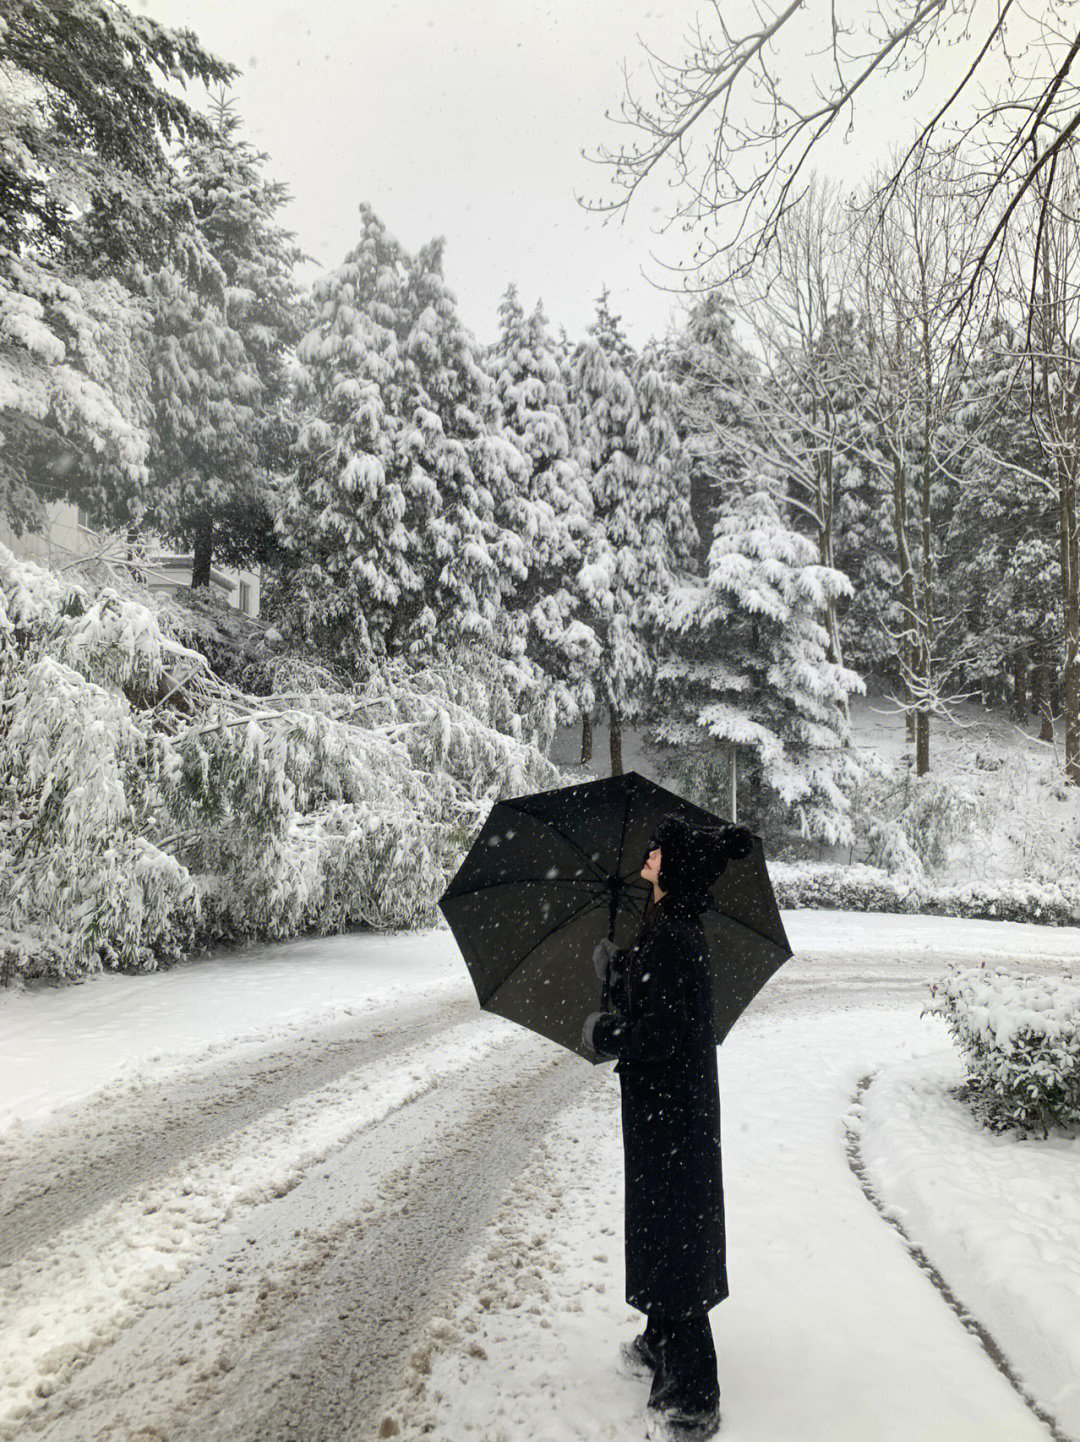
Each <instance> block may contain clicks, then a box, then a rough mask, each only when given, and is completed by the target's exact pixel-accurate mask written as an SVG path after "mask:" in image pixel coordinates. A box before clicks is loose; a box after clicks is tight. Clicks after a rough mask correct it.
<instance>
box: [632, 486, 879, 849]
mask: <svg viewBox="0 0 1080 1442" xmlns="http://www.w3.org/2000/svg"><path fill="white" fill-rule="evenodd" d="M708 564H709V569H708V575H707V577H706V579H705V581H704V583H703V582H702V581H701V580H700V579H698V578H697V577H694V576H692V575H688V576H686V577H685V579H684V580H683V582H682V583H681V584H679V585H676V586H674V587H673V588H672V589H671V591H670V592H669V594H668V596H667V597H666V598H665V599H664V601H663V603H662V604H660V605H658V606H657V607H655V608H654V610H653V620H654V623H655V625H656V628H657V631H658V634H659V636H660V639H661V644H662V645H663V647H664V649H665V651H666V653H667V655H666V659H665V660H664V661H663V663H662V664H661V666H660V668H659V670H658V673H657V676H656V681H655V704H654V707H653V708H652V713H653V715H654V716H655V718H656V719H655V722H654V726H653V730H652V738H653V740H654V741H656V742H657V743H659V744H661V745H663V746H666V747H669V748H671V756H672V762H671V766H672V769H673V770H674V771H675V772H676V773H677V774H678V775H679V777H680V779H681V781H682V783H683V785H684V786H686V787H687V788H688V789H689V790H690V792H691V793H692V794H693V796H694V799H696V800H698V801H699V802H700V803H701V804H702V805H705V806H708V807H710V808H716V807H719V809H721V810H722V811H726V810H727V808H726V806H725V805H724V804H723V803H724V797H725V788H726V785H727V782H728V780H729V776H728V766H729V762H730V758H731V757H732V755H733V756H734V759H735V764H736V767H737V776H738V790H737V796H738V812H739V814H740V816H741V817H742V816H745V817H746V818H747V819H748V820H749V822H750V824H752V825H755V826H758V827H761V828H764V829H766V830H767V831H770V832H771V831H774V830H776V829H777V826H776V823H780V824H786V825H791V824H794V825H795V826H796V827H797V828H798V830H799V832H800V833H801V834H802V835H803V836H814V837H818V838H821V839H823V840H826V841H828V842H833V843H835V842H843V841H848V842H850V841H851V840H852V839H853V831H852V827H851V823H850V820H849V817H848V811H849V800H848V797H849V793H850V790H851V787H852V786H853V785H854V783H855V782H856V781H857V779H858V777H859V775H860V774H861V773H860V768H859V766H858V763H857V761H856V759H855V756H854V752H853V750H852V748H851V740H850V731H849V728H848V723H847V719H846V707H845V703H846V700H847V697H848V695H849V694H850V693H851V692H853V691H857V692H862V691H865V686H864V684H863V682H862V679H861V678H860V677H859V676H858V675H856V674H855V673H854V672H853V671H849V670H847V669H846V668H844V667H843V666H840V665H837V664H835V663H833V662H830V661H828V660H827V659H826V648H827V646H828V632H827V630H826V628H825V626H824V624H823V618H824V615H825V610H826V605H827V601H828V598H829V597H830V596H833V597H839V596H842V595H850V593H851V583H850V582H849V581H848V579H847V577H846V576H844V575H843V574H842V572H839V571H836V570H833V569H831V568H829V567H826V566H822V565H821V564H820V563H819V562H818V559H817V550H816V547H815V546H814V544H813V542H812V541H810V540H809V539H808V538H807V537H806V536H803V535H801V534H800V533H799V532H798V531H796V530H795V529H793V527H792V525H791V523H790V520H789V519H788V518H787V517H786V516H785V514H784V508H783V503H782V500H781V499H780V498H779V497H778V495H777V494H776V491H775V486H774V487H772V488H770V487H766V486H764V485H762V486H761V487H760V489H758V490H755V491H752V492H750V493H749V494H747V495H746V496H745V497H738V498H736V500H735V502H734V504H733V505H732V506H731V508H730V509H728V510H725V511H723V512H722V513H721V514H720V516H719V517H718V519H717V522H716V527H715V534H714V538H713V542H712V545H711V547H710V550H709V561H708Z"/></svg>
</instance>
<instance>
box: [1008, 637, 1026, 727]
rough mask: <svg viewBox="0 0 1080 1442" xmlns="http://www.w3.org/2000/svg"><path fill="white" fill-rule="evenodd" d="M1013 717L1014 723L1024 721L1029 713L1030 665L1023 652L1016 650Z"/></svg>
mask: <svg viewBox="0 0 1080 1442" xmlns="http://www.w3.org/2000/svg"><path fill="white" fill-rule="evenodd" d="M1012 683H1013V694H1012V715H1013V720H1014V721H1023V720H1024V718H1025V717H1026V716H1027V713H1028V695H1027V683H1028V664H1027V657H1026V656H1025V655H1024V653H1023V651H1021V650H1016V651H1014V652H1013V658H1012Z"/></svg>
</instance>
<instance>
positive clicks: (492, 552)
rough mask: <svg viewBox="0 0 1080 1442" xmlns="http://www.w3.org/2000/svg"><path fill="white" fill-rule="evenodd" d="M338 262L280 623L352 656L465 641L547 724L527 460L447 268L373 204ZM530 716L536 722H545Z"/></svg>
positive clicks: (296, 482) (517, 715)
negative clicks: (534, 614)
mask: <svg viewBox="0 0 1080 1442" xmlns="http://www.w3.org/2000/svg"><path fill="white" fill-rule="evenodd" d="M361 216H362V223H363V233H362V236H361V240H360V243H359V244H358V245H357V246H356V247H355V248H354V250H353V251H351V252H350V254H349V255H348V257H347V258H346V261H345V264H344V265H343V266H341V267H340V268H339V269H338V270H336V271H333V272H331V273H330V274H329V275H327V276H325V277H324V278H323V279H322V280H320V281H319V282H317V284H316V286H315V288H314V304H315V308H316V315H317V322H316V325H315V326H314V328H313V329H312V330H311V331H310V332H309V333H308V335H307V336H305V337H304V339H303V340H302V341H301V343H300V345H299V347H298V352H297V354H298V359H299V362H300V367H301V369H300V377H299V382H300V384H299V398H300V403H301V405H302V406H304V407H305V411H304V415H303V419H302V422H301V425H300V432H299V437H298V441H297V446H296V459H297V464H296V468H295V473H294V475H293V476H292V478H291V481H290V484H289V486H288V487H287V489H286V492H285V495H284V501H283V504H282V507H281V511H280V515H279V519H278V529H279V531H280V533H281V534H282V537H283V541H284V544H285V545H286V546H287V547H288V548H289V551H290V563H289V564H288V565H287V566H286V568H285V571H284V575H283V579H282V585H281V590H280V609H281V613H282V618H283V621H284V624H285V625H286V628H287V629H288V630H289V631H290V633H291V634H293V635H296V636H299V637H302V638H304V640H305V641H306V642H307V643H309V644H312V645H314V646H315V647H316V648H317V649H318V650H319V651H321V652H323V653H324V654H326V655H327V656H330V657H332V658H333V659H334V660H335V661H336V662H338V663H340V664H343V665H345V666H346V667H347V668H349V669H350V670H353V671H358V672H360V673H364V672H366V670H367V668H368V667H369V665H370V664H371V662H372V660H373V658H377V657H379V656H391V657H392V656H401V657H413V658H422V657H427V658H430V657H431V656H433V655H435V654H436V653H438V654H446V653H448V652H450V651H452V650H454V649H460V648H464V649H465V650H466V651H467V652H468V653H469V654H470V657H471V661H470V664H471V665H472V666H473V667H474V668H478V672H482V673H483V674H484V675H485V676H486V677H487V678H488V680H489V683H490V685H491V687H492V688H493V691H492V704H493V705H496V697H499V698H501V699H500V700H498V702H497V705H496V712H497V714H498V715H499V716H501V718H502V719H501V721H500V722H499V724H501V725H504V726H505V727H506V729H507V730H508V731H509V732H510V734H514V735H517V734H519V728H520V727H522V725H525V726H526V729H528V728H530V727H532V726H537V727H539V733H546V734H550V731H551V730H552V729H553V727H554V725H555V720H556V712H557V701H556V698H555V697H554V695H553V693H552V690H551V687H550V685H549V684H548V682H547V680H546V678H545V676H544V674H543V672H542V671H540V669H539V668H538V667H537V666H536V664H535V663H534V662H533V661H532V660H531V659H530V658H529V656H528V655H527V654H526V643H527V629H528V628H527V625H526V624H524V622H523V619H522V612H521V609H520V606H519V604H518V601H517V594H518V591H519V590H520V588H521V587H522V586H523V585H525V583H526V581H527V577H528V574H529V541H528V538H527V536H523V535H521V534H519V533H518V532H517V531H515V529H514V521H515V518H516V516H517V509H518V498H519V496H520V495H521V493H522V490H523V488H524V487H525V485H526V480H527V476H528V470H529V464H528V461H527V459H526V457H525V456H524V455H523V454H522V453H521V452H520V451H519V450H518V448H517V447H516V445H514V443H513V442H512V441H511V440H510V439H508V438H507V437H506V436H505V435H504V434H503V433H502V431H501V424H502V417H501V407H500V403H499V397H498V395H497V393H496V389H495V385H494V382H493V381H492V379H491V377H490V376H489V375H488V374H487V372H486V371H485V369H484V367H483V364H482V356H481V353H480V348H479V346H478V344H477V342H476V341H475V339H474V337H473V335H472V333H471V332H470V331H469V330H468V329H467V327H466V326H465V325H464V323H463V321H462V320H461V318H460V317H459V315H458V312H457V305H456V302H455V300H454V296H453V294H452V292H451V291H450V289H449V288H448V286H447V284H446V281H445V279H444V277H443V274H442V250H443V242H442V241H441V240H437V241H434V242H432V243H431V244H430V245H428V246H425V247H424V248H423V249H422V250H421V251H420V252H419V254H418V255H417V256H415V257H412V256H410V255H408V254H407V252H406V251H404V250H403V248H402V247H401V246H400V245H399V244H398V242H397V241H396V240H395V239H394V238H393V237H392V236H391V235H389V234H388V232H387V231H386V229H385V227H384V226H383V224H382V223H381V221H380V220H379V219H378V217H377V216H376V215H375V214H374V212H373V211H372V210H371V208H370V207H369V206H366V205H365V206H362V207H361ZM539 733H538V734H539Z"/></svg>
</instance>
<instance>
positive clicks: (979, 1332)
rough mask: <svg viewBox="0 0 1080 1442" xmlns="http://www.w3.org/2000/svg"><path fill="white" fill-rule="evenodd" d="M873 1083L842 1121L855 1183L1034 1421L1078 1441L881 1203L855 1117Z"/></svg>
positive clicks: (1066, 1440) (1057, 1441)
mask: <svg viewBox="0 0 1080 1442" xmlns="http://www.w3.org/2000/svg"><path fill="white" fill-rule="evenodd" d="M873 1080H874V1078H873V1075H872V1074H871V1075H870V1076H864V1077H862V1078H861V1079H860V1080H859V1083H858V1085H857V1086H856V1088H855V1094H854V1096H853V1097H852V1099H851V1108H850V1110H849V1112H848V1114H847V1116H845V1117H844V1121H843V1125H844V1151H845V1153H846V1155H847V1162H848V1166H849V1167H850V1168H851V1171H852V1173H853V1175H854V1177H855V1180H856V1181H857V1182H858V1183H859V1186H860V1188H861V1189H862V1193H863V1196H865V1197H866V1199H867V1201H868V1202H869V1203H870V1204H871V1206H872V1207H873V1208H874V1209H875V1211H876V1212H877V1213H878V1215H879V1216H880V1217H881V1218H882V1220H883V1221H885V1222H887V1223H888V1225H889V1226H890V1227H892V1229H893V1231H894V1232H896V1233H897V1234H898V1236H899V1237H900V1240H901V1241H902V1242H903V1244H904V1246H905V1247H906V1249H907V1253H908V1256H909V1257H910V1258H911V1260H912V1261H913V1262H914V1263H915V1265H916V1266H917V1267H918V1268H919V1270H920V1271H921V1272H923V1273H924V1274H925V1275H926V1277H927V1279H928V1281H929V1282H930V1284H931V1286H932V1287H934V1289H935V1290H936V1291H937V1292H938V1294H939V1295H940V1296H941V1298H942V1300H943V1301H944V1302H945V1304H946V1306H948V1307H949V1308H950V1309H951V1310H952V1311H953V1312H954V1313H955V1314H956V1317H957V1319H958V1321H959V1322H960V1324H961V1326H962V1327H964V1329H965V1330H966V1331H968V1332H970V1333H971V1335H972V1336H973V1337H974V1338H975V1339H976V1340H977V1341H978V1343H979V1345H980V1346H981V1347H982V1349H983V1351H984V1352H985V1353H986V1355H987V1356H988V1357H989V1358H990V1361H991V1362H992V1363H993V1364H994V1366H995V1367H996V1368H997V1370H998V1371H999V1372H1000V1373H1001V1375H1002V1376H1003V1377H1004V1378H1005V1380H1006V1382H1008V1384H1009V1386H1010V1387H1011V1388H1012V1389H1013V1391H1014V1392H1015V1393H1016V1395H1017V1396H1018V1397H1019V1398H1020V1400H1021V1401H1022V1402H1023V1404H1024V1406H1025V1407H1027V1409H1028V1410H1029V1411H1030V1412H1031V1413H1032V1415H1033V1416H1034V1417H1037V1418H1038V1420H1039V1421H1040V1422H1041V1423H1042V1424H1043V1426H1044V1427H1045V1428H1046V1430H1047V1431H1048V1432H1049V1434H1050V1436H1051V1437H1052V1438H1053V1442H1077V1439H1076V1438H1075V1437H1073V1436H1071V1434H1069V1433H1066V1432H1063V1431H1062V1430H1061V1428H1060V1427H1059V1426H1058V1424H1057V1422H1056V1421H1055V1419H1054V1418H1053V1417H1052V1416H1051V1415H1050V1413H1049V1412H1047V1410H1046V1408H1045V1407H1043V1406H1042V1405H1041V1404H1040V1403H1039V1402H1037V1401H1036V1400H1035V1398H1034V1397H1032V1395H1031V1393H1030V1392H1028V1390H1027V1388H1026V1387H1025V1386H1024V1384H1023V1382H1022V1381H1021V1380H1020V1378H1019V1376H1018V1375H1017V1374H1016V1372H1015V1371H1014V1370H1013V1367H1012V1365H1011V1364H1010V1362H1009V1359H1008V1358H1007V1357H1006V1355H1005V1353H1004V1352H1003V1351H1002V1349H1001V1347H1000V1346H999V1345H998V1343H997V1342H996V1341H995V1339H994V1337H993V1336H992V1335H991V1333H990V1331H989V1329H988V1328H986V1327H984V1326H983V1324H982V1323H981V1322H980V1321H979V1319H978V1317H976V1316H974V1315H973V1314H972V1313H971V1312H970V1311H969V1310H968V1309H967V1307H965V1306H964V1304H963V1302H961V1301H960V1299H959V1297H958V1296H957V1295H956V1293H955V1292H954V1291H953V1290H952V1288H951V1287H950V1286H949V1284H948V1282H946V1280H945V1278H944V1277H943V1276H942V1275H941V1273H940V1272H939V1271H938V1269H937V1268H936V1267H935V1266H934V1264H933V1262H932V1261H931V1260H930V1258H929V1257H928V1256H927V1255H926V1253H925V1252H924V1251H923V1250H922V1248H921V1247H920V1246H918V1245H917V1244H916V1243H915V1242H913V1241H912V1239H911V1238H910V1237H909V1236H908V1234H907V1232H906V1231H905V1229H904V1226H903V1223H902V1222H901V1221H900V1219H899V1218H898V1217H897V1216H896V1214H895V1213H894V1212H893V1211H892V1210H891V1209H890V1208H889V1207H888V1206H887V1205H886V1203H885V1201H884V1200H883V1199H882V1197H881V1196H880V1194H879V1193H878V1191H877V1189H876V1188H875V1187H874V1184H873V1182H871V1180H870V1175H869V1172H868V1171H867V1169H866V1164H865V1162H864V1161H863V1156H862V1149H861V1146H860V1139H859V1130H858V1126H857V1125H855V1124H854V1121H853V1116H858V1113H859V1111H860V1110H861V1107H862V1099H863V1096H864V1095H865V1094H866V1092H867V1090H868V1089H869V1088H870V1086H871V1085H872V1084H873Z"/></svg>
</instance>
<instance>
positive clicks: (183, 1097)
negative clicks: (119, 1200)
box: [0, 999, 477, 1270]
mask: <svg viewBox="0 0 1080 1442" xmlns="http://www.w3.org/2000/svg"><path fill="white" fill-rule="evenodd" d="M476 1015H477V1008H476V1002H475V1001H474V1000H471V999H466V1000H456V999H453V1000H446V999H439V1000H437V1001H435V1002H424V1003H422V1004H419V1005H413V1006H408V1007H399V1008H397V1009H396V1010H395V1012H394V1014H393V1017H392V1019H391V1018H389V1017H387V1016H386V1015H385V1014H383V1013H382V1012H381V1010H380V1011H379V1012H376V1013H375V1015H374V1017H373V1016H371V1015H366V1014H365V1015H363V1016H358V1017H351V1018H349V1020H348V1021H345V1022H341V1023H338V1024H336V1025H335V1026H333V1027H331V1028H325V1029H322V1030H320V1032H319V1034H318V1035H317V1036H316V1037H314V1038H312V1037H309V1036H305V1035H304V1033H303V1030H300V1032H299V1035H297V1036H296V1037H294V1038H293V1039H291V1040H288V1041H283V1040H281V1039H276V1040H275V1041H273V1042H271V1043H268V1044H267V1045H265V1046H260V1047H258V1049H257V1050H256V1051H255V1052H254V1053H253V1054H250V1055H244V1056H241V1057H240V1058H238V1057H237V1055H236V1053H235V1051H233V1052H232V1054H231V1055H226V1056H223V1057H222V1056H218V1055H215V1056H213V1057H212V1058H211V1060H210V1061H209V1062H208V1063H205V1064H201V1065H200V1064H198V1063H197V1062H196V1063H194V1064H193V1063H192V1062H191V1061H190V1060H188V1061H186V1062H183V1063H181V1064H180V1067H179V1068H178V1069H174V1070H179V1075H173V1076H167V1077H165V1078H163V1079H162V1078H156V1079H152V1080H145V1079H144V1080H136V1081H135V1082H134V1083H121V1084H116V1085H113V1086H111V1087H109V1088H106V1090H105V1091H104V1092H103V1093H99V1094H98V1095H96V1096H94V1097H92V1098H90V1099H89V1100H88V1101H87V1102H85V1103H83V1104H81V1105H80V1106H78V1107H74V1108H69V1109H67V1110H65V1111H64V1112H62V1113H60V1114H59V1115H58V1116H57V1117H55V1118H54V1119H52V1120H51V1121H50V1122H49V1123H47V1124H46V1125H45V1126H44V1127H42V1128H41V1129H40V1130H35V1131H34V1132H33V1133H31V1135H30V1136H29V1137H28V1138H21V1137H19V1136H18V1134H15V1135H14V1136H8V1137H5V1138H3V1139H0V1176H2V1178H3V1181H2V1183H0V1270H2V1269H3V1268H4V1267H5V1266H8V1265H10V1264H11V1263H12V1262H14V1261H15V1260H17V1259H18V1258H19V1257H20V1256H22V1255H24V1254H25V1253H27V1252H28V1251H30V1250H31V1249H32V1248H33V1247H36V1246H39V1245H40V1244H41V1243H43V1242H45V1241H47V1240H48V1239H49V1238H50V1237H51V1236H53V1235H55V1234H56V1233H57V1232H59V1231H61V1230H62V1229H64V1228H67V1227H70V1226H73V1225H74V1224H75V1223H77V1222H79V1221H81V1220H82V1219H83V1218H85V1217H87V1216H89V1215H90V1214H91V1213H93V1212H95V1211H97V1210H99V1209H100V1208H102V1207H104V1206H105V1205H106V1204H107V1203H108V1202H110V1201H112V1200H113V1199H114V1198H116V1197H120V1196H123V1195H125V1194H126V1193H128V1192H131V1191H133V1190H135V1189H136V1188H137V1187H140V1186H143V1185H145V1184H146V1183H149V1182H152V1181H153V1180H154V1179H155V1178H157V1177H159V1176H163V1175H165V1174H166V1173H168V1172H170V1171H172V1170H174V1169H175V1168H176V1166H177V1165H178V1164H179V1163H180V1162H182V1161H184V1160H185V1159H186V1158H187V1157H191V1156H194V1155H196V1154H198V1153H199V1152H202V1151H205V1150H206V1149H207V1148H209V1147H212V1146H214V1145H216V1144H218V1143H220V1142H221V1141H223V1140H224V1139H225V1138H227V1137H229V1136H230V1135H232V1134H233V1133H235V1132H239V1131H241V1130H243V1129H244V1128H246V1127H249V1126H251V1125H252V1123H254V1122H256V1121H257V1120H258V1119H259V1118H260V1117H264V1116H266V1115H268V1114H269V1113H271V1112H273V1111H277V1110H279V1109H281V1108H283V1107H287V1106H288V1105H290V1103H292V1102H294V1101H296V1100H297V1099H298V1098H300V1097H303V1096H305V1095H306V1094H308V1093H310V1092H314V1091H318V1090H320V1089H322V1088H324V1087H326V1086H328V1085H330V1084H331V1083H333V1082H335V1081H339V1080H340V1079H342V1078H343V1077H346V1076H348V1075H349V1074H350V1073H352V1072H355V1071H357V1070H359V1069H361V1068H363V1067H366V1066H371V1065H373V1064H376V1063H378V1062H380V1061H382V1060H383V1059H384V1058H385V1057H387V1056H389V1055H391V1054H393V1053H395V1052H398V1051H402V1050H404V1049H406V1048H408V1047H410V1046H412V1045H414V1044H415V1043H417V1042H419V1041H423V1040H427V1039H431V1038H433V1037H435V1036H436V1035H437V1034H438V1033H439V1032H442V1031H445V1030H447V1029H449V1028H450V1027H451V1026H454V1025H456V1024H458V1023H460V1022H462V1021H464V1020H465V1019H467V1018H468V1017H469V1016H476Z"/></svg>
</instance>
